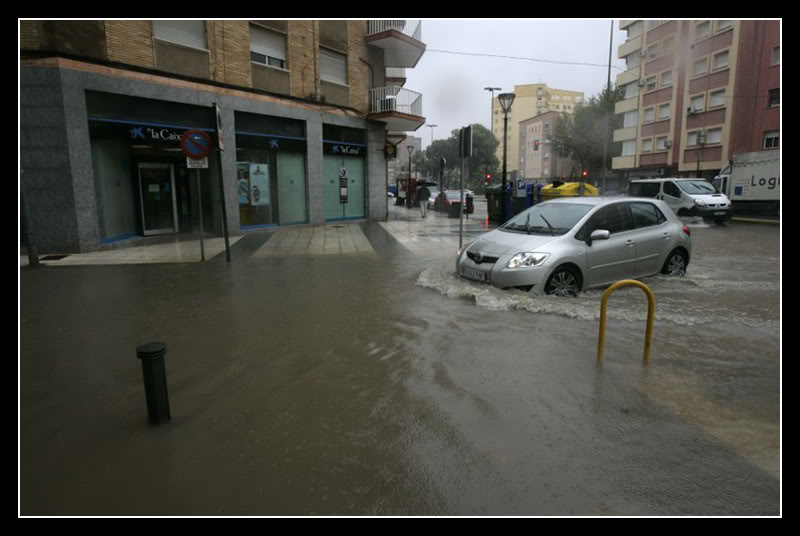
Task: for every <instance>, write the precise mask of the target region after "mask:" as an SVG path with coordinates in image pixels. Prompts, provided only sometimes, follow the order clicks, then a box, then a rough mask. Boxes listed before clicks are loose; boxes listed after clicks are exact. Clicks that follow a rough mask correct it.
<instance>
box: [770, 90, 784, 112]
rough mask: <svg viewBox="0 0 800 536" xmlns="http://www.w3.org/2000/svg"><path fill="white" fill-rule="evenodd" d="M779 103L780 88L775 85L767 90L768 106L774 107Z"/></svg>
mask: <svg viewBox="0 0 800 536" xmlns="http://www.w3.org/2000/svg"><path fill="white" fill-rule="evenodd" d="M780 105H781V88H779V87H776V88H775V89H770V90H769V107H770V108H774V107H775V106H780Z"/></svg>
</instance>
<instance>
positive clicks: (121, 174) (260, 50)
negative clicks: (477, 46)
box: [19, 20, 425, 252]
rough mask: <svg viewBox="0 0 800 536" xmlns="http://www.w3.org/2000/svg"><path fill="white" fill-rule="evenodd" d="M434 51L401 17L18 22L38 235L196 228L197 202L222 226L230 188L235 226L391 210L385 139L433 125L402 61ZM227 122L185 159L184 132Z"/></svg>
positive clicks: (80, 236) (38, 238)
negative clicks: (343, 198) (201, 160)
mask: <svg viewBox="0 0 800 536" xmlns="http://www.w3.org/2000/svg"><path fill="white" fill-rule="evenodd" d="M424 52H425V44H424V43H423V42H422V36H421V23H420V22H419V21H407V20H390V21H386V20H369V21H367V20H361V21H353V20H325V21H314V20H288V21H286V20H250V21H248V20H236V21H232V20H169V21H166V20H152V21H150V20H134V21H124V20H92V21H40V20H22V21H20V88H19V91H20V157H21V168H22V169H21V173H22V174H21V187H23V188H24V193H25V197H26V202H27V204H28V205H29V207H30V215H31V220H32V222H33V229H34V240H35V242H36V243H37V245H38V246H39V248H40V249H41V250H42V251H45V252H82V251H92V250H96V249H102V248H104V247H112V246H114V245H118V243H119V242H121V241H128V240H134V241H135V240H140V239H142V238H143V237H148V236H151V235H161V234H180V233H196V232H198V231H199V224H200V214H201V212H202V215H203V220H204V230H205V231H206V232H213V233H220V232H221V229H222V206H223V202H222V199H223V198H224V206H225V213H226V215H227V226H228V229H229V230H230V232H232V233H240V232H245V231H248V230H253V229H260V228H268V227H273V226H282V225H296V224H312V225H313V224H324V223H325V222H330V221H336V220H341V219H369V220H381V219H384V218H385V217H386V210H387V208H386V168H387V164H386V159H385V156H384V154H385V149H386V145H387V143H389V142H391V141H392V140H399V139H403V138H404V137H405V133H406V132H408V131H414V130H417V129H418V128H419V127H420V126H422V125H423V124H424V122H425V118H424V117H423V114H422V96H421V95H420V94H419V93H417V92H414V91H412V90H409V89H406V88H404V87H402V86H403V84H404V76H403V77H402V78H399V77H398V74H401V73H403V70H404V69H409V68H413V67H415V66H416V65H417V63H418V62H419V60H420V58H421V57H422V55H423V53H424ZM213 105H216V106H217V107H218V108H219V117H217V115H216V113H215V111H214V110H215V109H214V107H213ZM217 123H221V125H222V130H221V143H220V145H221V148H222V149H223V150H222V151H221V152H219V153H218V152H216V151H212V153H211V155H210V156H209V162H208V167H207V168H206V169H200V170H194V169H190V168H189V167H187V159H186V157H185V156H184V155H183V154H182V152H181V147H180V143H181V139H182V137H183V134H184V133H185V132H186V131H187V130H189V129H198V130H202V131H205V132H207V133H209V134H210V135H212V136H213V134H214V133H215V131H216V126H217ZM218 155H219V156H218ZM342 169H345V170H346V175H347V179H348V187H349V197H348V203H347V204H345V205H343V204H342V203H340V197H339V174H340V170H342ZM201 198H202V206H201V204H200V199H201Z"/></svg>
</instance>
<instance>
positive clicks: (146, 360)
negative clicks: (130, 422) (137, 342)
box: [136, 342, 172, 424]
mask: <svg viewBox="0 0 800 536" xmlns="http://www.w3.org/2000/svg"><path fill="white" fill-rule="evenodd" d="M166 353H167V347H166V346H165V345H164V344H162V343H160V342H151V343H148V344H143V345H141V346H139V347H138V348H136V357H138V358H139V359H141V361H142V375H143V376H144V393H145V397H146V399H147V417H148V419H149V420H150V424H159V423H162V422H166V421H169V420H170V419H171V418H172V416H171V415H170V411H169V394H168V393H167V371H166V369H165V367H164V355H165V354H166Z"/></svg>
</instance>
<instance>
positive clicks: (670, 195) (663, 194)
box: [627, 179, 733, 223]
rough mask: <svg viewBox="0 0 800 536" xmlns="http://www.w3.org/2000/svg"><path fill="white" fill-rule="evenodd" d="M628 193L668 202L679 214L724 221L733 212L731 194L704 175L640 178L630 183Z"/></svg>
mask: <svg viewBox="0 0 800 536" xmlns="http://www.w3.org/2000/svg"><path fill="white" fill-rule="evenodd" d="M627 193H628V195H630V196H634V197H651V198H654V199H660V200H662V201H664V202H665V203H667V205H669V207H670V208H671V209H672V211H673V212H675V214H677V215H678V216H702V217H703V219H708V220H714V221H716V222H717V223H724V222H726V221H728V220H729V219H731V216H733V206H732V204H731V200H730V199H728V196H726V195H725V194H723V193H721V192H720V191H719V190H717V188H716V186H714V185H713V184H711V183H710V182H708V181H704V180H703V179H640V180H633V181H631V183H630V185H628V192H627Z"/></svg>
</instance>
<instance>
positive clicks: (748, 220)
mask: <svg viewBox="0 0 800 536" xmlns="http://www.w3.org/2000/svg"><path fill="white" fill-rule="evenodd" d="M731 221H735V222H739V223H757V224H762V225H780V224H781V221H780V220H760V219H758V218H731Z"/></svg>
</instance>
